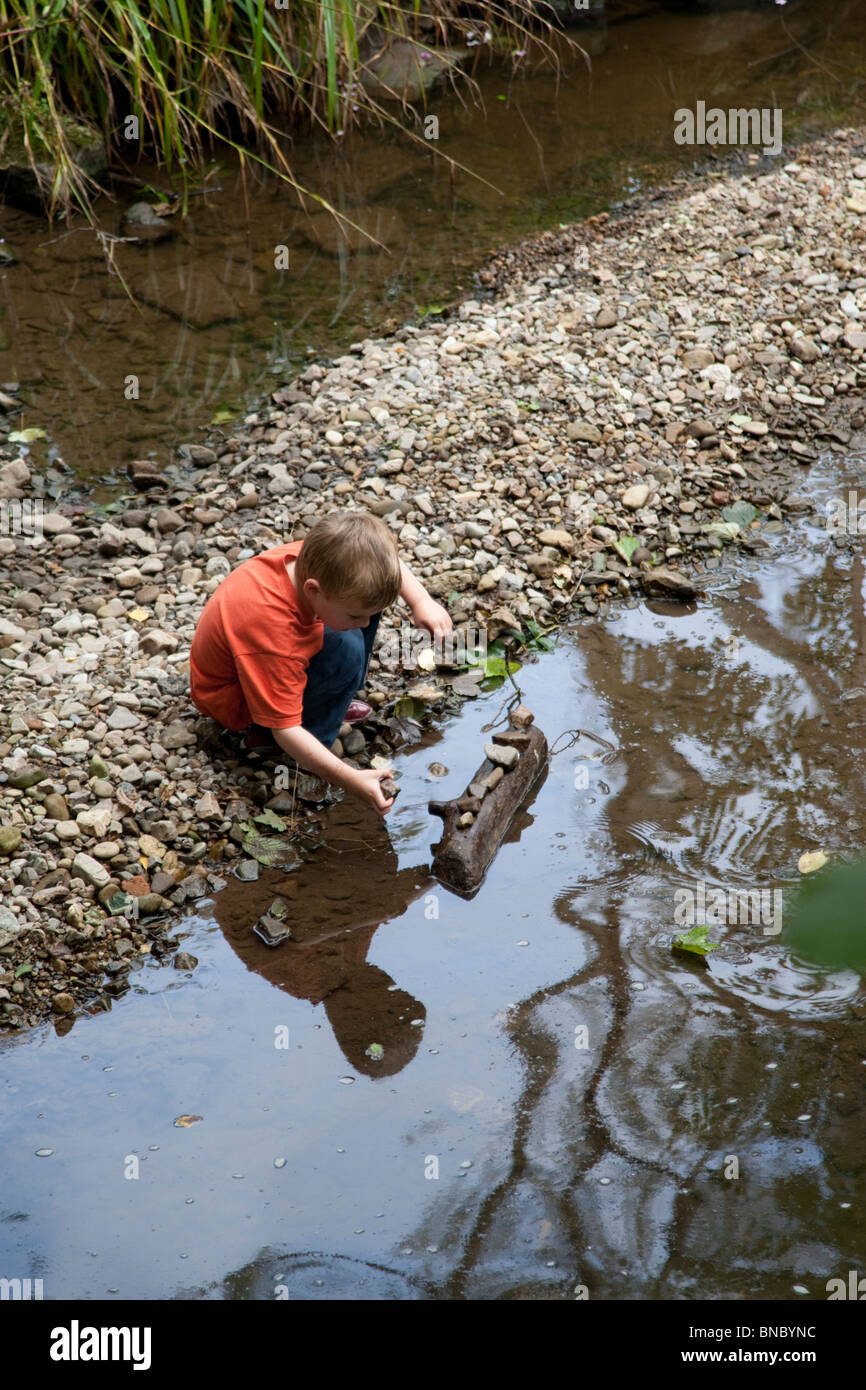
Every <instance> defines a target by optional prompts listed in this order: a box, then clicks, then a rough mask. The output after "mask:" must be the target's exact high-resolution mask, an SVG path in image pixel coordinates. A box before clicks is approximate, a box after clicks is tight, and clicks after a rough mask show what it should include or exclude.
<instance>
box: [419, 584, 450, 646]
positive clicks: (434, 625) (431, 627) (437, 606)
mask: <svg viewBox="0 0 866 1390" xmlns="http://www.w3.org/2000/svg"><path fill="white" fill-rule="evenodd" d="M412 617H413V618H414V619H415V626H416V627H425V628H426V629H427V631H428V632H429V633H431V634H432V635H433V636H434V637H444V636H445V634H446V632H450V631H451V630H452V628H453V627H454V624H453V623H452V621H451V618H450V616H449V614H448V613H447V612H446V610H445V609H444V608H443V607H442V605H441V603H437V602H436V600H435V599H432V598H431V597H430V595H429V594H425V595H424V597H423V598H420V599H419V600H418V602H417V603H416V604H415V605H414V606H413V608H412Z"/></svg>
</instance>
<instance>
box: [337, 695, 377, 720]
mask: <svg viewBox="0 0 866 1390" xmlns="http://www.w3.org/2000/svg"><path fill="white" fill-rule="evenodd" d="M372 713H373V706H372V705H368V704H367V702H366V700H352V702H351V704H350V705H349V708H348V709H347V710H346V713H345V715H344V716H343V718H344V719H345V721H346V723H347V724H358V723H360V721H361V720H362V719H366V718H367V716H368V715H369V714H372Z"/></svg>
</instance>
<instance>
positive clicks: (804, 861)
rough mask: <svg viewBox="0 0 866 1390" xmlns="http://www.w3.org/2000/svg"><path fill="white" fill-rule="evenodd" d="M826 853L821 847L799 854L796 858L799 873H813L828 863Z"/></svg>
mask: <svg viewBox="0 0 866 1390" xmlns="http://www.w3.org/2000/svg"><path fill="white" fill-rule="evenodd" d="M828 862H829V861H828V859H827V856H826V854H825V853H824V851H823V850H822V849H813V850H809V851H808V852H807V853H806V854H801V855H800V858H799V859H798V860H797V868H798V869H799V870H800V873H801V874H813V873H814V872H815V870H816V869H823V867H824V865H825V864H826V863H828Z"/></svg>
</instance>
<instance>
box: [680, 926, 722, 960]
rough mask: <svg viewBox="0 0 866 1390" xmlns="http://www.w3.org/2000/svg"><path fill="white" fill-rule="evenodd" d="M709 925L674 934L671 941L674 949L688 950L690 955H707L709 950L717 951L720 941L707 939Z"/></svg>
mask: <svg viewBox="0 0 866 1390" xmlns="http://www.w3.org/2000/svg"><path fill="white" fill-rule="evenodd" d="M709 930H710V929H709V927H692V929H691V931H684V932H680V934H679V936H675V937H674V939H673V942H672V943H671V949H672V950H674V951H689V952H691V954H692V955H696V956H707V955H709V953H710V951H717V950H718V949H719V947H720V946H721V944H722V943H721V941H708V940H707V935H708V933H709Z"/></svg>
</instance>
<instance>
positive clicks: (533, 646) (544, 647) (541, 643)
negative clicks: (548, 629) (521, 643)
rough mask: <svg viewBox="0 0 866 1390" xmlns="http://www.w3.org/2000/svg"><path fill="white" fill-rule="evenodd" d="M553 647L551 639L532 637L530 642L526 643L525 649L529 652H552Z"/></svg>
mask: <svg viewBox="0 0 866 1390" xmlns="http://www.w3.org/2000/svg"><path fill="white" fill-rule="evenodd" d="M555 646H556V643H555V642H554V640H553V638H552V637H533V639H532V641H531V642H529V643H527V648H526V649H527V651H530V652H552V651H553V649H554V647H555Z"/></svg>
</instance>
